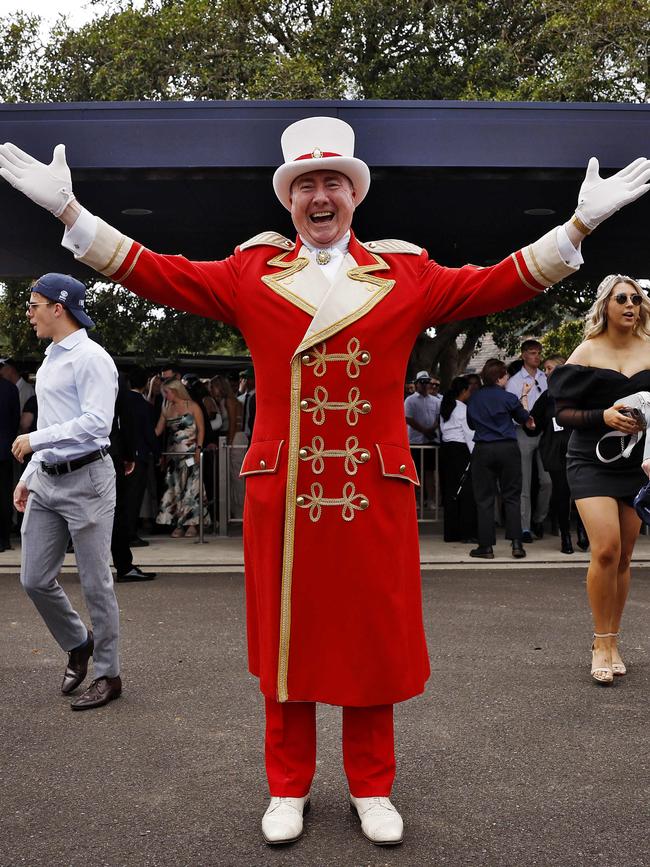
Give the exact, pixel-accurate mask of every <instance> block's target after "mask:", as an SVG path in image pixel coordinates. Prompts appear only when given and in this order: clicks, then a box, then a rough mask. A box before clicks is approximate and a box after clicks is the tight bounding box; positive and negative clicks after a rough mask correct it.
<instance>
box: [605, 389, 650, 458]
mask: <svg viewBox="0 0 650 867" xmlns="http://www.w3.org/2000/svg"><path fill="white" fill-rule="evenodd" d="M618 403H623V404H625V409H622V410H620V411H621V412H624V413H625V414H626V415H631V416H633V417H634V418H635V419H636V420H637V421H638V422H639V424H640V425H641V427H642V430H640V431H635V432H634V433H633V434H622V433H621V432H620V431H616V430H612V431H608V433H606V434H604V435H603V436H602V437H601V438H600V439H599V440H598V442H597V443H596V455H597V456H598V460H599V461H602V463H604V464H611V463H613V461H618V460H620V459H621V458H629V457H630V455H631V454H632V450H633V448H634V446H635V445H636V444H637V443H638V442H639V440H640V439H641V437H642V436H643V435H644V434H645V433H646V429H647V427H648V424H650V391H637V392H635V393H634V394H630V395H628V396H627V397H622V398H621V399H620V401H618ZM628 436H629V438H630V441H629V442H628V443H627V445H626V444H625V440H626V438H627V437H628ZM611 437H619V438H620V440H621V450H620V452H619V454H617V455H614V457H613V458H605V457H603V455H602V454H601V451H600V444H601V443H602V442H604V441H605V440H607V439H610V438H611ZM648 457H650V444H649V443H648V436H646V438H645V443H644V446H643V460H644V461H645V460H646V459H647V458H648Z"/></svg>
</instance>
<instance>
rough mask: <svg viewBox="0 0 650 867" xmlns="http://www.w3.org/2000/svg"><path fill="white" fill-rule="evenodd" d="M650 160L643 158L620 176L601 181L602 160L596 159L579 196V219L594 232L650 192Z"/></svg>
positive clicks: (592, 162)
mask: <svg viewBox="0 0 650 867" xmlns="http://www.w3.org/2000/svg"><path fill="white" fill-rule="evenodd" d="M649 178H650V160H647V159H645V157H639V158H638V159H636V160H634V162H633V163H630V164H629V166H625V168H624V169H621V170H620V172H616V174H615V175H612V176H611V178H601V176H600V173H599V167H598V160H597V159H596V157H592V158H591V159H590V160H589V165H588V166H587V174H586V175H585V179H584V181H583V182H582V186H581V187H580V192H579V193H578V207H577V208H576V212H575V215H576V217H577V219H578V221H579V222H580V223H582V224H583V226H584V227H585V228H587V229H589V231H590V232H591V231H592V230H593V229H595V228H596V226H599V225H600V224H601V223H602V222H603V221H604V220H606V219H607V218H608V217H611V216H612V214H614V213H616V211H618V210H619V209H620V208H622V207H623V206H624V205H628V204H629V203H630V202H633V201H634V200H635V199H638V198H639V197H640V196H644V195H645V194H646V193H647V192H648V191H650V185H648V179H649Z"/></svg>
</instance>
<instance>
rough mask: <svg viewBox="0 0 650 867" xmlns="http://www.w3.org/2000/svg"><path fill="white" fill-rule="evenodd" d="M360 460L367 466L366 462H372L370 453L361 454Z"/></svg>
mask: <svg viewBox="0 0 650 867" xmlns="http://www.w3.org/2000/svg"><path fill="white" fill-rule="evenodd" d="M359 460H360V461H361V462H362V463H364V464H365V463H366V461H369V460H370V452H361V454H360V455H359Z"/></svg>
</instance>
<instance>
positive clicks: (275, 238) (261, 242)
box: [239, 232, 296, 250]
mask: <svg viewBox="0 0 650 867" xmlns="http://www.w3.org/2000/svg"><path fill="white" fill-rule="evenodd" d="M295 246H296V245H295V244H294V242H293V241H290V240H289V239H288V238H285V237H284V235H279V234H278V233H277V232H260V233H259V235H255V237H254V238H249V239H248V241H244V243H243V244H240V245H239V249H240V250H248V248H249V247H281V248H282V249H283V250H293V248H294V247H295Z"/></svg>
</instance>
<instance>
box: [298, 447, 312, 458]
mask: <svg viewBox="0 0 650 867" xmlns="http://www.w3.org/2000/svg"><path fill="white" fill-rule="evenodd" d="M298 454H299V456H300V457H301V458H302V460H303V461H304V460H305V458H308V457H309V452H308V451H307V449H300V451H299V452H298Z"/></svg>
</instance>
